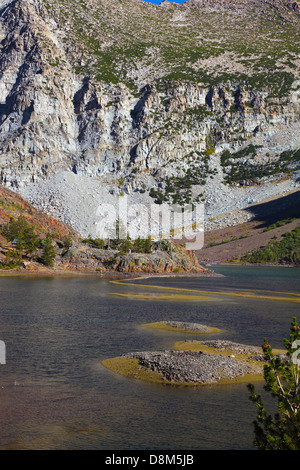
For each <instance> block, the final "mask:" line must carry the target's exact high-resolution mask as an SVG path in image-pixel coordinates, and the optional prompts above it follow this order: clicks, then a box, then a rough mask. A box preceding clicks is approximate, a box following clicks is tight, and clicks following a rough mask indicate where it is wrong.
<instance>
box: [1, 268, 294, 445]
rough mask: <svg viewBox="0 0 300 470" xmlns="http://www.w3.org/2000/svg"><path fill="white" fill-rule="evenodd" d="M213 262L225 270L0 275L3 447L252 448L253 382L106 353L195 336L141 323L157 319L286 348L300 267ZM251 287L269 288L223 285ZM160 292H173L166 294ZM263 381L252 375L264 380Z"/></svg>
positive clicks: (165, 346) (152, 346)
mask: <svg viewBox="0 0 300 470" xmlns="http://www.w3.org/2000/svg"><path fill="white" fill-rule="evenodd" d="M213 269H214V270H215V272H218V273H221V274H224V277H216V278H203V277H197V278H163V279H162V278H154V277H153V278H149V279H139V280H137V281H134V283H135V284H136V285H135V286H134V285H131V284H130V283H128V284H127V283H123V284H114V283H111V282H110V281H109V280H107V279H102V278H101V277H96V276H95V277H68V278H67V277H64V278H60V277H47V278H38V277H36V278H32V277H25V276H24V277H23V276H22V277H0V340H2V341H4V342H5V345H6V364H2V365H0V375H1V384H0V385H1V390H0V394H1V399H0V412H1V431H0V449H98V450H102V449H103V450H157V449H158V450H202V449H207V450H211V449H220V450H222V449H226V450H231V449H253V448H254V447H253V427H252V421H253V419H255V417H256V410H255V408H254V405H253V404H252V403H251V402H250V400H249V398H248V395H249V394H248V390H247V388H246V384H239V385H226V386H216V385H214V386H204V387H184V386H164V385H155V384H149V383H146V382H141V381H135V380H132V379H127V378H126V377H123V376H120V375H117V374H115V373H113V372H111V371H109V370H107V369H106V368H104V367H103V366H102V365H101V361H102V360H103V359H106V358H110V357H115V356H118V355H120V354H122V353H126V352H130V351H139V350H161V349H168V348H172V346H173V344H174V342H175V341H176V340H179V339H186V338H189V339H199V336H191V335H183V334H181V333H173V332H164V331H156V330H151V329H148V328H144V327H142V326H141V325H142V324H143V323H149V322H155V321H161V320H178V321H187V322H198V323H203V324H206V325H209V326H215V327H217V328H220V329H221V330H222V332H221V333H219V334H215V335H210V336H209V338H223V339H229V340H231V341H238V342H243V343H246V344H253V345H257V346H260V345H261V344H262V342H263V339H264V337H267V338H268V340H269V342H270V343H271V345H272V346H273V347H279V348H281V347H282V346H283V343H282V339H283V338H285V337H288V335H289V327H290V323H291V320H292V317H293V316H296V317H298V316H299V315H298V313H299V303H296V302H292V301H291V300H292V299H295V297H293V296H292V295H289V294H288V293H290V294H293V293H298V294H299V291H300V282H299V281H300V269H297V268H278V267H251V266H249V267H240V266H222V267H220V266H219V267H213ZM130 282H131V283H132V281H130ZM146 286H148V287H146ZM155 286H165V287H172V288H181V289H182V288H184V289H191V290H202V291H210V293H207V294H206V297H204V298H202V299H198V300H197V299H194V300H180V299H178V298H176V295H175V294H177V295H178V294H179V293H180V292H179V291H176V290H174V291H171V290H170V291H169V290H166V291H162V290H159V289H157V288H156V287H155ZM246 290H247V291H249V290H251V291H255V293H256V294H259V295H265V296H271V297H270V298H267V299H266V298H253V299H249V298H244V297H238V296H231V295H219V294H221V293H223V294H229V293H233V292H235V293H239V292H241V291H242V292H245V291H246ZM114 294H125V296H124V297H123V296H119V295H114ZM137 294H139V295H144V296H145V297H144V298H143V297H141V298H137V297H135V295H137ZM149 294H153V297H152V298H151V296H149ZM162 294H174V295H175V297H173V298H171V299H166V300H162V299H160V298H159V296H160V295H162ZM198 295H200V294H198ZM201 295H203V294H201ZM284 295H285V296H286V298H285V299H283V297H284ZM274 297H276V298H277V299H275V298H274ZM207 338H208V337H207V336H206V337H205V339H207ZM200 339H201V338H200ZM262 386H263V382H261V383H258V384H256V388H257V389H258V390H259V391H260V392H262ZM263 397H264V395H263ZM268 400H269V397H268V396H266V397H265V403H269V402H268ZM270 406H271V404H270Z"/></svg>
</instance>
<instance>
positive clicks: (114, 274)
mask: <svg viewBox="0 0 300 470" xmlns="http://www.w3.org/2000/svg"><path fill="white" fill-rule="evenodd" d="M211 266H221V267H222V266H238V267H243V266H247V267H248V266H250V267H262V268H264V267H274V268H300V266H299V265H297V264H277V263H238V262H232V263H231V262H228V261H224V262H223V261H220V262H213V263H209V264H206V265H204V266H203V267H205V268H206V269H207V271H204V272H201V271H199V272H198V271H197V272H180V273H177V272H176V273H173V272H166V273H163V272H162V273H155V272H153V273H146V272H144V271H135V272H118V271H107V272H100V271H80V270H74V271H73V270H70V271H68V270H60V269H41V270H26V269H3V270H0V277H13V276H32V277H33V276H36V277H38V276H40V277H46V276H51V277H52V276H53V277H55V276H58V277H62V276H66V277H68V276H69V277H71V276H79V277H80V276H97V277H100V278H104V279H124V278H125V280H126V278H128V279H134V278H138V279H141V278H144V279H146V278H149V277H159V278H164V277H166V278H169V277H173V278H178V277H179V278H180V277H184V278H188V277H195V278H197V277H225V275H224V274H221V273H215V272H214V271H211V270H210V269H209V268H210V267H211Z"/></svg>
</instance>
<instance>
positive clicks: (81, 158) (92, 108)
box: [0, 0, 300, 236]
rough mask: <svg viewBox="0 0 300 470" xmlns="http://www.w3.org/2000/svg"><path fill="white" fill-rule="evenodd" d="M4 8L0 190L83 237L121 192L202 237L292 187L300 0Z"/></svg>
mask: <svg viewBox="0 0 300 470" xmlns="http://www.w3.org/2000/svg"><path fill="white" fill-rule="evenodd" d="M0 8H1V11H0V28H1V29H0V35H1V49H0V55H1V57H0V58H1V60H0V182H1V183H2V184H4V185H6V186H8V187H11V188H13V189H14V190H16V191H19V192H20V193H21V194H22V195H23V196H24V197H26V198H27V199H28V200H30V201H31V202H32V203H34V204H36V205H37V206H38V207H40V208H44V209H45V210H47V212H49V213H52V214H53V215H56V216H58V217H60V218H61V219H62V220H64V221H66V222H68V223H71V225H73V226H74V228H76V229H78V230H79V231H80V232H81V233H82V234H83V235H86V236H87V235H88V234H91V235H95V225H96V222H95V221H96V212H97V207H98V205H99V204H100V203H101V202H102V201H107V200H109V198H110V197H113V196H114V195H118V194H119V195H122V194H125V193H126V194H128V196H129V202H137V201H138V202H141V203H148V204H150V203H153V202H154V201H156V202H160V203H161V202H176V203H180V204H183V203H185V202H190V201H198V202H199V201H203V202H205V210H206V226H207V228H208V229H210V228H214V227H215V226H214V223H213V221H212V220H211V219H212V218H214V217H216V216H219V215H220V214H224V213H228V214H229V216H228V218H227V219H228V220H227V222H225V224H227V225H230V224H231V223H236V222H238V221H240V220H238V221H236V220H233V218H232V217H231V216H230V214H231V212H232V211H233V210H234V209H240V208H244V207H247V205H248V204H249V203H253V202H259V201H261V200H263V199H266V198H267V197H275V196H277V195H280V194H286V193H288V192H290V191H292V190H295V189H297V188H298V187H299V181H298V174H297V167H298V163H299V151H298V150H299V148H300V121H299V114H300V106H299V95H300V79H299V39H300V38H299V36H300V27H299V26H300V13H299V12H300V9H299V2H298V1H294V2H293V1H292V2H289V1H283V0H282V1H281V0H270V1H264V0H243V1H238V2H237V1H236V0H230V1H223V0H206V1H204V0H187V1H186V2H185V3H184V4H183V5H178V4H174V3H169V2H167V1H164V2H162V4H161V5H159V6H155V5H152V4H149V3H146V2H142V1H141V0H118V1H114V2H111V1H108V0H97V1H96V0H81V1H76V2H75V0H70V1H68V2H65V1H63V0H58V1H55V2H54V0H15V1H11V2H10V1H7V0H0ZM224 151H226V152H225V153H224ZM151 189H152V190H151Z"/></svg>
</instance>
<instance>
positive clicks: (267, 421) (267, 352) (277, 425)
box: [248, 317, 300, 450]
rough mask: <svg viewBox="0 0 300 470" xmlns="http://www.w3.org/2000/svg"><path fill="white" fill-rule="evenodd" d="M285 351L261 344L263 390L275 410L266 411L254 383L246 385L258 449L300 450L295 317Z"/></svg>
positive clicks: (299, 339)
mask: <svg viewBox="0 0 300 470" xmlns="http://www.w3.org/2000/svg"><path fill="white" fill-rule="evenodd" d="M284 345H285V348H286V351H287V352H286V354H285V355H284V356H283V357H281V356H278V355H277V356H276V355H274V353H273V350H272V348H271V346H270V345H269V343H268V341H267V339H265V340H264V344H263V346H262V349H263V353H264V358H265V361H266V364H265V366H264V379H265V386H264V388H265V390H266V391H268V392H270V393H271V395H272V396H273V397H275V398H276V399H277V402H278V412H277V413H276V414H275V415H274V417H272V416H271V415H268V414H267V411H266V409H265V407H264V405H263V402H262V398H261V395H259V394H257V393H256V391H255V388H254V386H253V384H249V385H248V389H249V391H250V397H249V398H250V400H251V401H252V402H253V403H254V404H255V405H256V407H257V409H258V412H257V419H256V420H255V421H254V433H255V440H254V444H255V446H256V447H257V448H258V449H260V450H300V381H299V378H300V364H299V362H300V361H299V360H298V359H297V349H299V346H300V328H299V327H298V325H297V320H296V318H295V317H294V318H293V321H292V324H291V329H290V338H289V340H287V339H284Z"/></svg>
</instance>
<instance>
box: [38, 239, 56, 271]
mask: <svg viewBox="0 0 300 470" xmlns="http://www.w3.org/2000/svg"><path fill="white" fill-rule="evenodd" d="M55 255H56V254H55V250H54V247H53V244H52V236H51V234H50V233H47V235H46V238H45V239H44V240H43V251H42V256H41V262H42V263H43V264H44V265H45V266H53V264H54V259H55Z"/></svg>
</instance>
